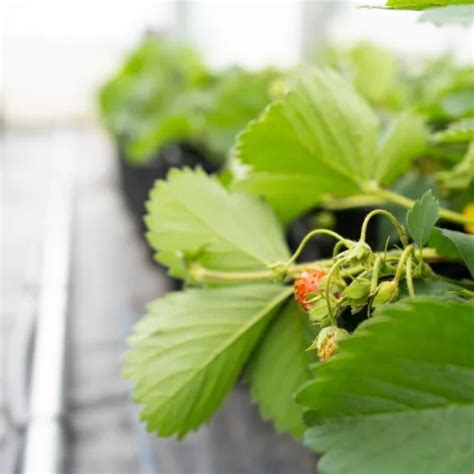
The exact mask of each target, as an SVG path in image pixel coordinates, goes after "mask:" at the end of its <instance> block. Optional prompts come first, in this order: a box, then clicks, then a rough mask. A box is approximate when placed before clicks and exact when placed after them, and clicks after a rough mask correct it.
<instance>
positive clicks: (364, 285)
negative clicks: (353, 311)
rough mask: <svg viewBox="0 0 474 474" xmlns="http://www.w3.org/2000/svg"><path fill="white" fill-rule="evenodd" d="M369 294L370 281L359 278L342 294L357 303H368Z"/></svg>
mask: <svg viewBox="0 0 474 474" xmlns="http://www.w3.org/2000/svg"><path fill="white" fill-rule="evenodd" d="M369 294H370V280H368V279H367V278H357V279H356V280H354V281H353V282H352V283H351V284H350V285H349V286H348V287H346V289H345V290H344V291H343V293H342V295H343V296H345V297H346V298H348V299H350V300H352V301H357V302H364V301H367V299H368V298H369Z"/></svg>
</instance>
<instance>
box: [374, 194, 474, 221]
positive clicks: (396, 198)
mask: <svg viewBox="0 0 474 474" xmlns="http://www.w3.org/2000/svg"><path fill="white" fill-rule="evenodd" d="M369 189H370V193H371V194H373V195H375V196H378V197H380V198H382V199H384V200H385V201H389V202H393V203H395V204H399V205H400V206H402V207H405V208H407V209H411V208H412V207H413V205H414V204H415V201H414V200H413V199H409V198H407V197H405V196H402V195H400V194H397V193H395V192H393V191H389V190H388V189H382V188H379V187H378V186H371V187H370V188H369ZM438 215H439V217H440V218H441V219H445V220H447V221H451V222H455V223H456V224H462V225H465V224H474V218H472V217H467V216H464V215H463V214H461V213H459V212H455V211H451V210H450V209H444V208H441V209H440V210H439V214H438Z"/></svg>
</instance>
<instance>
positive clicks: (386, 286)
mask: <svg viewBox="0 0 474 474" xmlns="http://www.w3.org/2000/svg"><path fill="white" fill-rule="evenodd" d="M397 296H398V286H397V284H396V283H395V282H394V281H383V282H382V283H380V285H379V286H378V288H377V293H376V294H375V298H374V301H373V302H372V306H373V307H374V308H376V307H377V306H382V305H383V304H387V303H390V302H392V301H393V300H394V299H395V298H396V297H397Z"/></svg>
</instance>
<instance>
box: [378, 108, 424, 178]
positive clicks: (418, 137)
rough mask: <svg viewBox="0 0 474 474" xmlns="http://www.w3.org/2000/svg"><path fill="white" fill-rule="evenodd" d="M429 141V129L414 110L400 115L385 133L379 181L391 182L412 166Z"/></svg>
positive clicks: (380, 156) (380, 151) (381, 150)
mask: <svg viewBox="0 0 474 474" xmlns="http://www.w3.org/2000/svg"><path fill="white" fill-rule="evenodd" d="M427 143H428V130H427V129H426V126H425V123H424V121H423V119H422V118H421V117H420V116H418V115H415V114H414V113H412V112H408V113H404V114H402V115H400V116H399V117H398V118H397V119H396V120H395V121H394V122H393V124H392V126H391V128H390V129H389V130H388V132H387V134H386V135H385V137H384V139H383V141H382V144H381V147H380V150H379V159H378V160H377V163H376V170H375V177H376V179H377V181H378V182H379V183H382V184H384V185H389V184H391V183H392V182H393V181H394V180H395V179H396V178H398V177H399V176H400V175H401V174H402V173H403V172H404V171H406V170H407V168H408V167H409V166H410V164H411V162H412V161H413V159H414V158H416V157H417V156H419V155H420V154H421V153H422V152H423V151H424V149H425V148H426V145H427Z"/></svg>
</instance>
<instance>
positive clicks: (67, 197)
mask: <svg viewBox="0 0 474 474" xmlns="http://www.w3.org/2000/svg"><path fill="white" fill-rule="evenodd" d="M73 146H74V143H73V136H71V135H67V134H66V136H64V135H62V134H61V135H60V136H57V137H55V138H54V142H53V150H52V152H53V159H52V162H53V163H52V172H53V176H52V180H51V183H50V190H49V196H48V204H47V210H46V223H45V237H44V242H43V256H42V262H41V264H42V276H41V281H40V292H39V305H38V317H37V321H36V331H35V336H34V347H33V358H32V378H31V386H30V397H29V413H28V421H27V427H26V440H25V446H24V454H23V459H22V462H21V465H20V472H22V473H27V474H31V473H48V474H49V473H61V472H63V471H64V445H63V421H62V417H63V413H64V381H65V372H66V365H65V353H66V333H67V330H66V327H67V324H66V322H67V312H68V292H69V291H68V290H69V288H68V287H69V276H70V260H71V259H70V254H71V226H72V214H73V173H72V159H73V156H71V155H72V150H73Z"/></svg>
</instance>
